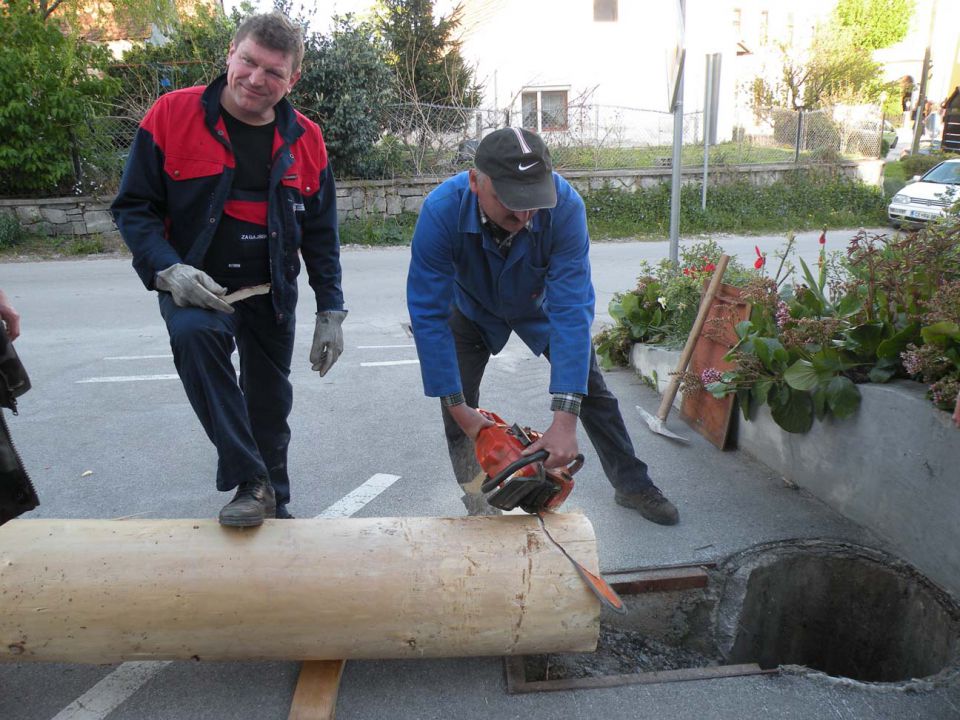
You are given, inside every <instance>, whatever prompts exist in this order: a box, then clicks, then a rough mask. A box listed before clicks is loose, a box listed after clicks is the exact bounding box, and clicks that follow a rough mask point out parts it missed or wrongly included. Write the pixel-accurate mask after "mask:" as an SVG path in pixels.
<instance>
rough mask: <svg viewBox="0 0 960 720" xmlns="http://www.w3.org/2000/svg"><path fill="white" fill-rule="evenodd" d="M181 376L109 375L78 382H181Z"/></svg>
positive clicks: (78, 382)
mask: <svg viewBox="0 0 960 720" xmlns="http://www.w3.org/2000/svg"><path fill="white" fill-rule="evenodd" d="M179 379H180V376H179V375H177V374H176V373H173V374H172V375H109V376H106V377H92V378H84V379H83V380H77V382H76V384H80V383H113V382H137V381H139V380H179Z"/></svg>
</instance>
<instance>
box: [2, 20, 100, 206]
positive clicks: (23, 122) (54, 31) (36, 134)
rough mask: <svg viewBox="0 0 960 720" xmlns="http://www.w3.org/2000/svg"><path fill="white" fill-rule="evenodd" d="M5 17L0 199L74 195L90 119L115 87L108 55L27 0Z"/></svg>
mask: <svg viewBox="0 0 960 720" xmlns="http://www.w3.org/2000/svg"><path fill="white" fill-rule="evenodd" d="M0 20H2V21H0V87H3V95H2V99H0V137H2V138H3V142H2V143H0V194H5V195H25V194H55V193H57V192H64V191H70V190H72V187H71V186H72V183H73V181H74V180H75V179H76V178H75V174H76V167H77V163H78V162H79V160H78V158H77V157H76V149H77V148H78V147H79V145H80V144H82V142H83V139H84V136H85V135H86V134H88V133H89V132H90V130H89V127H88V125H87V122H86V121H87V118H88V117H89V116H91V115H92V114H93V112H94V107H95V103H96V102H97V101H99V100H104V99H106V98H108V97H110V96H111V95H112V93H113V92H114V90H115V88H116V83H115V81H114V80H113V79H111V78H109V77H106V76H105V75H104V73H103V71H104V70H105V69H106V67H107V64H108V61H109V54H108V52H107V50H106V49H104V48H102V47H98V46H95V45H93V44H90V43H86V42H84V41H83V40H82V39H80V38H79V37H77V36H75V35H73V34H71V33H70V32H68V31H65V29H64V28H61V27H60V25H59V24H58V23H56V22H52V21H51V22H44V18H43V15H42V13H38V12H35V11H34V8H31V6H30V5H29V3H7V5H6V7H5V9H4V12H3V15H2V18H0Z"/></svg>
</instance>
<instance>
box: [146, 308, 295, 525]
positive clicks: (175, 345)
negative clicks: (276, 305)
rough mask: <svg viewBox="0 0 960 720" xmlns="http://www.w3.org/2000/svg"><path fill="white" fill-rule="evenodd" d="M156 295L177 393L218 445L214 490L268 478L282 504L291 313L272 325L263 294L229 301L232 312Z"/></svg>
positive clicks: (286, 486) (285, 497)
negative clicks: (177, 378) (182, 303)
mask: <svg viewBox="0 0 960 720" xmlns="http://www.w3.org/2000/svg"><path fill="white" fill-rule="evenodd" d="M159 296H160V312H161V314H162V315H163V319H164V321H165V322H166V323H167V332H169V333H170V347H171V348H172V349H173V361H174V364H175V365H176V366H177V372H178V373H179V375H180V380H181V381H182V382H183V389H184V390H185V391H186V393H187V398H188V399H189V400H190V405H192V406H193V410H194V412H195V413H196V414H197V417H198V418H199V419H200V423H201V424H202V425H203V429H204V430H205V431H206V433H207V437H209V438H210V442H212V443H213V444H214V446H216V448H217V458H218V462H217V489H218V490H233V489H234V488H235V487H237V485H238V484H239V483H241V482H244V481H247V480H253V479H254V478H258V477H259V478H266V477H269V478H270V483H271V484H272V485H273V489H274V491H275V492H276V495H277V507H278V508H279V507H281V506H283V505H286V504H287V502H289V500H290V478H289V476H288V475H287V447H288V446H289V445H290V426H289V425H288V424H287V417H288V416H289V415H290V410H291V408H292V407H293V388H292V386H291V385H290V380H289V379H288V378H289V376H290V360H291V358H292V357H293V336H294V326H295V318H294V316H293V314H291V315H290V317H289V319H287V320H286V321H284V322H283V323H281V324H277V320H276V315H275V314H274V310H273V302H272V301H271V298H270V295H269V294H267V295H258V296H255V297H252V298H248V299H246V300H243V301H241V302H238V303H236V304H235V305H234V306H233V307H234V309H235V312H234V313H233V314H232V315H228V314H227V313H223V312H216V311H214V310H205V309H203V308H195V307H177V305H176V304H175V303H174V302H173V298H172V297H171V296H170V293H165V292H161V293H159ZM234 346H236V348H237V350H238V352H239V355H240V379H239V382H238V381H237V373H236V370H235V369H234V366H233V362H232V360H231V359H230V355H231V353H232V352H233V349H234Z"/></svg>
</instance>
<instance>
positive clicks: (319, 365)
mask: <svg viewBox="0 0 960 720" xmlns="http://www.w3.org/2000/svg"><path fill="white" fill-rule="evenodd" d="M346 316H347V312H346V310H325V311H323V312H318V313H317V326H316V328H315V329H314V331H313V345H312V346H311V347H310V364H311V365H312V366H313V369H314V370H316V371H317V372H319V373H320V377H323V376H324V375H326V374H327V371H328V370H329V369H330V368H332V367H333V364H334V363H335V362H336V361H337V358H339V357H340V353H342V352H343V327H342V325H343V319H344V318H345V317H346Z"/></svg>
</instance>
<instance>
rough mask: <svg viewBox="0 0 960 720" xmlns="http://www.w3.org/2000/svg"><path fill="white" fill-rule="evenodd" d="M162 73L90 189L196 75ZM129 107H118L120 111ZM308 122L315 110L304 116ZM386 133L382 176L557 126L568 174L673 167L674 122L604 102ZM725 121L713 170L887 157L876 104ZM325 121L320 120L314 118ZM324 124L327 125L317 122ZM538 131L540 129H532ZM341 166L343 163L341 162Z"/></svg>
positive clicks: (740, 112)
mask: <svg viewBox="0 0 960 720" xmlns="http://www.w3.org/2000/svg"><path fill="white" fill-rule="evenodd" d="M190 70H191V72H187V71H186V70H185V69H183V68H173V69H171V68H158V69H157V72H156V77H155V78H154V79H153V80H152V81H151V82H152V87H146V86H144V87H142V88H140V90H138V91H137V92H135V93H133V94H132V95H131V96H130V97H127V98H125V99H123V100H122V101H121V102H120V103H119V104H118V106H117V107H114V108H105V109H104V113H103V114H102V115H99V116H97V117H95V118H93V119H91V121H90V126H91V132H90V133H88V134H87V136H86V138H85V140H84V141H83V144H82V146H81V147H80V148H79V152H78V155H79V158H80V162H79V165H80V168H81V172H82V175H83V177H82V178H81V179H82V180H83V182H84V183H85V185H91V186H95V187H101V188H109V187H110V186H111V185H112V186H113V187H115V186H116V183H117V182H118V180H119V176H120V172H121V171H122V166H123V160H124V158H125V155H126V152H127V149H128V148H129V147H130V143H131V142H132V141H133V137H134V135H135V133H136V128H137V124H138V122H139V119H140V116H142V114H143V112H145V110H146V108H147V107H149V104H150V102H151V99H152V98H153V97H156V96H157V95H158V94H160V93H159V92H157V91H158V90H159V91H161V92H162V91H164V90H169V89H172V88H173V87H176V86H179V85H180V84H181V82H180V81H181V80H193V79H194V77H193V76H194V75H195V71H196V69H195V68H190ZM120 107H122V108H126V109H124V110H119V109H118V108H120ZM305 112H307V114H308V115H309V114H310V113H309V108H307V109H305ZM383 113H384V126H385V130H384V132H383V134H382V137H381V139H380V141H379V142H378V143H377V145H376V146H375V147H373V148H372V149H371V157H376V159H377V162H376V163H372V166H375V167H377V168H378V177H380V178H391V177H422V176H446V175H449V174H451V173H453V172H456V171H458V170H461V169H464V168H466V167H470V166H471V164H472V161H473V155H474V152H475V151H476V147H477V144H478V143H479V140H480V138H482V137H483V136H484V135H486V134H487V133H489V132H490V131H491V130H494V129H497V128H500V127H505V126H508V125H510V124H516V125H519V124H521V123H524V121H526V122H525V124H527V125H533V123H534V122H536V123H537V124H540V125H542V124H543V123H542V120H544V119H547V120H549V123H550V124H552V127H540V128H539V130H540V132H541V134H542V135H543V137H544V140H545V141H546V142H547V145H548V147H550V150H551V154H552V156H553V158H554V164H555V165H556V167H557V169H558V170H560V171H564V170H622V169H626V170H634V169H644V168H657V167H670V165H671V163H672V153H673V115H672V114H671V113H666V112H659V111H654V110H643V109H637V108H629V107H616V106H609V105H596V104H570V105H567V106H566V107H565V112H563V113H560V114H559V115H558V114H556V113H554V114H552V115H551V116H550V117H549V118H546V117H545V116H544V118H539V119H538V118H537V117H536V116H533V117H526V118H524V117H522V116H521V113H520V112H517V111H515V110H514V111H512V112H511V111H510V110H506V109H503V108H500V109H493V108H469V107H458V106H440V105H428V104H419V103H404V104H395V105H390V106H387V107H385V108H383ZM731 115H732V119H731V120H724V119H723V118H721V121H725V123H726V124H725V126H722V127H721V128H720V129H719V132H718V140H719V141H718V142H717V143H716V144H715V145H712V146H711V147H710V148H709V161H710V165H711V166H713V167H716V166H723V165H740V164H768V163H787V162H836V161H838V160H840V159H844V158H871V157H873V158H875V157H878V156H879V154H880V150H881V138H882V115H881V112H880V109H879V108H877V107H872V106H858V107H845V108H841V107H838V108H829V109H822V110H816V111H808V112H802V111H795V110H785V109H779V108H773V109H770V110H767V111H765V112H762V113H757V112H755V111H754V110H753V109H747V108H738V109H736V110H734V112H733V113H731ZM314 119H317V118H314ZM318 120H319V122H320V125H321V127H322V126H323V120H322V118H320V119H318ZM534 129H537V128H534ZM703 140H704V118H703V114H702V113H700V112H694V113H687V114H685V115H684V117H683V145H682V152H681V163H682V165H684V166H690V167H695V166H699V165H702V164H703V156H704V148H703ZM334 166H335V167H336V164H335V165H334Z"/></svg>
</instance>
